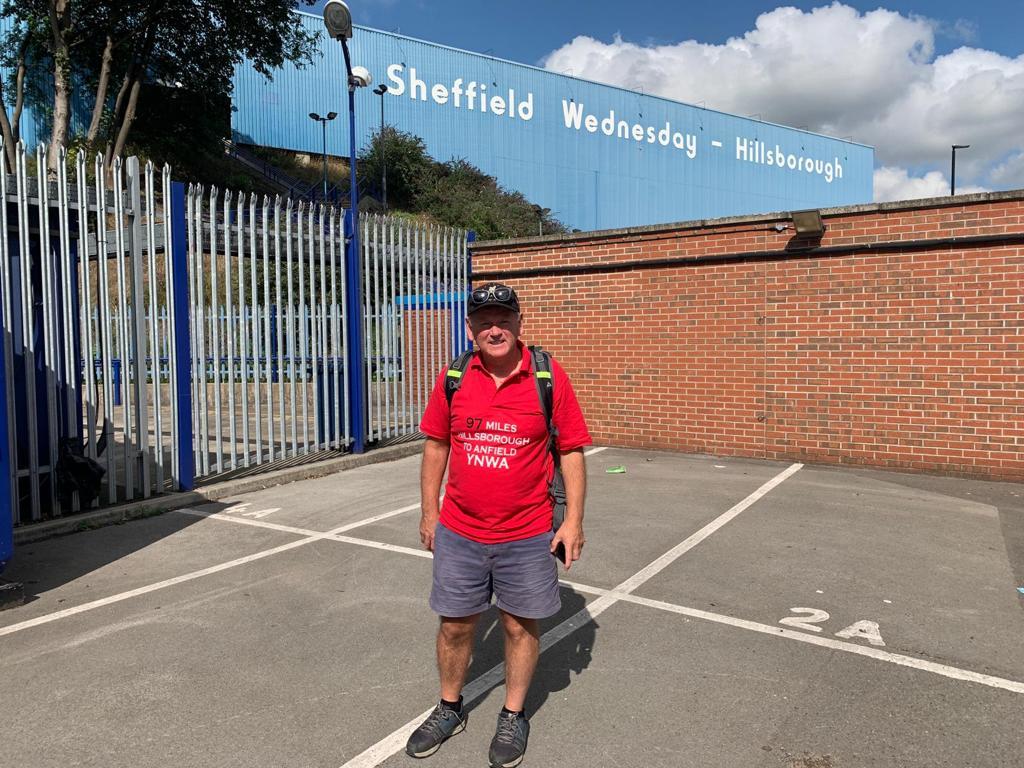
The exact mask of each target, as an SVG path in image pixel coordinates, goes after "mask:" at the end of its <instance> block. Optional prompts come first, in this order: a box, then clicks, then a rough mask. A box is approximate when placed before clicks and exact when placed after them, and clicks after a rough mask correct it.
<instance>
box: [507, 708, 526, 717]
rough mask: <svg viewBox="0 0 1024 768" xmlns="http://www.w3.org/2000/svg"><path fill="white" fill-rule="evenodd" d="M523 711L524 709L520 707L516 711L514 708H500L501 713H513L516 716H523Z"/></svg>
mask: <svg viewBox="0 0 1024 768" xmlns="http://www.w3.org/2000/svg"><path fill="white" fill-rule="evenodd" d="M523 712H524V710H522V709H520V710H519V711H518V712H516V711H515V710H513V709H509V708H508V707H502V708H501V714H503V715H515V716H516V717H523V716H524V715H523Z"/></svg>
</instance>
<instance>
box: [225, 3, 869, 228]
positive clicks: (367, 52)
mask: <svg viewBox="0 0 1024 768" xmlns="http://www.w3.org/2000/svg"><path fill="white" fill-rule="evenodd" d="M298 17H299V18H300V20H301V23H302V24H303V26H305V27H306V28H307V29H308V30H309V31H311V32H322V31H323V20H322V19H321V18H320V17H319V16H311V15H308V14H301V13H300V14H298ZM321 47H322V49H323V55H322V56H321V57H318V58H317V59H316V60H315V61H314V63H313V64H312V65H311V66H309V67H307V68H304V69H297V68H295V67H293V66H291V65H286V66H284V67H283V68H281V69H280V70H277V71H276V72H275V73H274V77H273V79H272V80H267V79H266V78H264V77H263V75H261V74H259V73H258V72H256V70H255V69H253V68H252V67H251V66H248V65H243V66H240V67H239V68H238V69H237V71H236V72H235V77H234V95H233V101H234V103H233V107H234V109H233V112H232V128H233V131H234V135H235V139H236V141H238V142H242V143H250V144H257V145H264V146H269V147H279V148H284V149H290V150H298V151H302V152H309V153H312V154H319V153H320V152H321V147H322V137H321V128H320V125H319V124H318V123H314V122H313V121H311V120H310V119H309V118H308V117H307V113H309V112H317V113H320V114H326V113H327V112H328V111H330V110H334V111H336V112H344V110H343V109H342V106H343V105H342V104H341V99H342V98H343V96H344V89H343V88H342V87H341V84H342V82H343V75H342V73H343V72H344V71H345V69H344V63H343V62H342V60H341V52H340V50H338V46H332V45H322V46H321ZM350 47H351V50H352V56H353V63H355V64H360V65H362V66H365V67H367V68H368V69H369V70H370V72H371V73H372V75H373V78H374V80H375V82H377V83H383V84H385V85H387V86H388V89H389V90H388V92H387V93H386V94H384V95H383V97H379V96H376V95H374V93H373V92H372V91H371V89H369V88H362V89H358V91H357V93H356V100H357V101H358V102H359V104H358V110H357V119H358V122H357V127H356V134H357V140H358V142H359V144H360V145H363V146H365V145H366V144H367V142H368V141H369V140H370V138H371V136H372V135H373V133H374V132H376V131H377V130H379V126H380V122H379V121H380V103H379V102H378V101H377V99H378V98H383V99H384V113H385V122H386V123H388V124H389V125H393V126H395V127H396V128H397V129H399V130H402V131H408V132H410V133H413V134H415V135H417V136H420V137H422V138H423V139H424V141H425V143H426V145H427V149H428V150H429V151H430V153H431V154H432V155H433V156H434V157H435V158H436V159H439V160H442V161H446V160H449V159H451V158H465V159H466V160H469V161H470V162H472V163H473V164H474V165H477V166H479V167H480V168H481V169H483V170H484V171H485V172H487V173H489V174H492V175H494V176H496V177H497V178H498V180H499V181H500V182H501V183H502V184H503V185H505V186H506V187H508V188H511V189H513V190H517V191H520V192H522V193H523V194H524V195H526V197H527V198H529V199H530V200H531V201H532V202H534V203H536V204H539V205H541V206H544V207H546V208H550V209H551V211H552V214H553V215H554V216H555V217H556V218H558V219H560V220H561V221H563V222H564V223H565V224H567V225H568V226H570V227H575V228H579V229H584V230H592V229H605V228H610V227H622V226H633V225H640V224H656V223H664V222H670V221H683V220H690V219H702V218H712V217H718V216H731V215H738V214H751V213H764V212H769V211H787V210H794V209H802V208H818V207H827V206H836V205H849V204H855V203H866V202H870V201H871V199H872V171H873V164H874V152H873V150H872V149H871V148H870V147H866V146H864V145H861V144H856V143H854V142H851V141H843V140H839V139H835V138H830V137H828V136H822V135H818V134H814V133H810V132H808V131H803V130H797V129H794V128H787V127H784V126H780V125H774V124H772V123H767V122H763V121H761V120H754V119H749V118H744V117H738V116H736V115H729V114H725V113H723V112H716V111H715V110H711V109H704V108H702V107H697V106H692V105H688V104H681V103H679V102H675V101H670V100H668V99H663V98H659V97H655V96H647V95H644V94H641V93H636V92H633V91H627V90H624V89H621V88H615V87H611V86H607V85H601V84H599V83H594V82H589V81H586V80H581V79H579V78H576V77H571V76H569V75H566V74H560V73H556V72H551V71H547V70H543V69H538V68H536V67H530V66H526V65H523V64H516V63H513V62H509V61H503V60H501V59H495V58H493V57H490V56H484V55H480V54H476V53H469V52H467V51H460V50H456V49H453V48H448V47H445V46H442V45H437V44H435V43H430V42H426V41H423V40H416V39H413V38H410V37H406V36H403V35H398V34H394V33H391V32H382V31H379V30H374V29H367V28H364V27H358V28H356V30H355V33H354V34H353V37H352V40H351V42H350ZM348 139H349V137H348V133H347V131H345V130H343V129H341V128H335V127H334V126H333V125H332V126H330V127H329V128H328V146H327V151H328V153H330V154H332V155H336V156H340V155H344V154H345V153H346V151H345V150H346V148H347V147H348Z"/></svg>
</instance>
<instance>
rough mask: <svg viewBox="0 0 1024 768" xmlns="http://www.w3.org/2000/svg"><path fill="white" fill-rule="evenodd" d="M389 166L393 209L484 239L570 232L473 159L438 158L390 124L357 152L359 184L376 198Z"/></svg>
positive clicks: (542, 209) (409, 135)
mask: <svg viewBox="0 0 1024 768" xmlns="http://www.w3.org/2000/svg"><path fill="white" fill-rule="evenodd" d="M385 167H386V174H387V189H388V206H389V208H391V209H397V210H400V211H405V212H408V213H411V214H418V215H420V216H422V217H426V218H428V219H430V220H433V221H436V222H438V223H441V224H447V225H449V226H453V227H462V228H464V229H470V230H473V231H474V232H476V234H477V237H478V238H479V239H481V240H492V239H500V238H506V237H526V236H530V235H536V234H538V233H539V232H540V231H541V229H543V232H544V234H553V233H557V232H565V231H566V229H565V227H564V226H563V225H562V223H561V222H559V221H558V220H557V219H554V218H552V217H551V212H550V211H549V210H548V209H546V208H541V207H540V206H538V205H534V204H532V203H531V202H530V201H529V200H527V199H526V198H525V197H524V196H523V195H522V194H521V193H519V192H509V191H508V190H506V189H504V188H503V187H502V186H501V185H500V184H499V183H498V180H497V179H495V178H494V177H493V176H489V175H487V174H486V173H484V172H483V171H481V170H480V169H479V168H477V167H476V166H474V165H473V164H472V163H470V162H468V161H466V160H463V159H453V160H450V161H448V162H446V163H441V162H438V161H437V160H434V159H433V158H432V157H430V155H429V154H428V153H427V148H426V145H425V144H424V143H423V139H421V138H419V137H418V136H414V135H413V134H410V133H405V132H403V131H399V130H397V129H395V128H393V127H391V126H386V127H385V128H384V131H383V134H381V133H378V134H377V135H375V136H374V137H373V141H372V142H371V143H370V146H369V147H367V148H366V149H364V150H363V152H362V154H361V155H360V156H359V176H360V184H361V185H362V186H363V188H364V189H368V190H371V191H372V192H373V194H374V196H375V197H377V198H380V196H381V195H380V194H379V193H380V191H381V187H382V185H381V176H382V174H383V173H384V172H385V170H384V169H385ZM364 200H365V198H364ZM363 207H365V205H364V206H363ZM392 212H393V211H392Z"/></svg>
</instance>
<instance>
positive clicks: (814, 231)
mask: <svg viewBox="0 0 1024 768" xmlns="http://www.w3.org/2000/svg"><path fill="white" fill-rule="evenodd" d="M789 217H790V218H791V219H792V220H793V229H794V230H796V236H797V237H798V238H800V239H801V240H813V239H815V238H819V237H821V236H822V235H824V234H825V222H823V221H822V220H821V211H819V210H818V209H817V208H812V209H810V210H807V211H792V212H791V213H790V214H789Z"/></svg>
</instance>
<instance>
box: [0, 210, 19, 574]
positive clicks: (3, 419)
mask: <svg viewBox="0 0 1024 768" xmlns="http://www.w3.org/2000/svg"><path fill="white" fill-rule="evenodd" d="M0 202H2V203H3V204H4V205H6V204H7V201H6V200H3V201H0ZM0 237H7V233H6V232H4V233H3V234H0ZM6 335H7V334H6V333H5V332H3V329H0V392H6V391H7V380H6V375H7V371H6V368H7V366H6V365H4V347H5V345H6V344H8V343H9V342H8V340H7V339H6V338H5V337H6ZM9 429H10V424H9V422H8V419H7V398H6V397H4V398H0V573H3V570H4V566H5V565H7V561H8V560H10V559H11V553H12V552H13V551H14V515H16V514H17V513H18V506H17V505H16V504H15V503H14V496H13V490H14V489H13V488H11V470H12V469H13V467H12V466H11V462H12V461H13V457H12V456H11V452H10V445H11V441H10V439H9V434H8V430H9Z"/></svg>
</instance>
